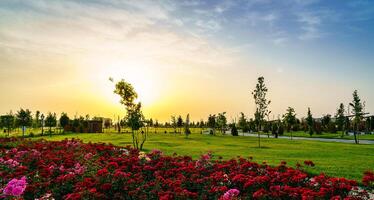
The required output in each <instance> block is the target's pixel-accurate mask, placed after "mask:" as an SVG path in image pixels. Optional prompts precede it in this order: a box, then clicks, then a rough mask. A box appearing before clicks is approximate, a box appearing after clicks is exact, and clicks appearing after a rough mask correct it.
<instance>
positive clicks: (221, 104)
mask: <svg viewBox="0 0 374 200" xmlns="http://www.w3.org/2000/svg"><path fill="white" fill-rule="evenodd" d="M47 2H48V3H47ZM358 2H361V3H358ZM373 8H374V4H373V2H371V1H346V2H341V1H328V2H326V1H309V0H308V1H296V0H287V1H276V3H275V2H271V1H267V0H260V1H225V0H223V1H212V2H211V1H140V2H139V1H95V2H86V1H44V0H35V1H13V0H4V1H1V2H0V16H1V17H0V91H1V92H2V96H3V98H1V99H0V111H1V112H2V113H6V112H9V111H10V110H13V111H15V110H17V109H19V108H20V107H24V108H29V109H31V110H41V111H42V112H48V111H53V112H57V113H58V114H59V113H61V112H63V111H65V112H68V113H69V114H70V115H73V116H74V115H76V114H77V115H85V114H89V115H91V116H105V117H111V118H113V117H114V116H118V115H120V116H123V115H124V108H123V106H122V105H120V103H119V97H117V96H116V95H115V94H114V93H113V89H114V84H113V83H112V82H110V81H109V77H112V78H113V79H114V80H121V79H125V80H126V81H128V82H130V83H132V84H133V86H134V87H135V89H136V91H137V92H138V94H139V101H141V102H142V103H143V105H144V113H145V115H146V116H147V117H152V118H157V119H159V120H161V121H169V120H170V116H171V115H179V114H180V115H184V116H185V115H186V114H187V113H190V114H191V118H192V119H193V120H200V119H205V120H206V118H207V116H208V115H209V114H211V113H218V112H224V111H226V112H227V113H228V119H229V120H230V121H231V120H233V119H235V118H236V117H237V116H238V114H239V113H240V112H244V113H246V115H249V116H250V117H252V116H253V113H254V102H253V99H252V96H251V93H250V92H251V90H253V89H254V86H255V83H256V79H257V77H258V76H260V75H262V76H264V77H265V81H266V83H267V85H268V87H269V98H270V99H271V100H272V104H271V110H272V111H273V112H272V117H271V118H277V117H278V116H279V115H281V114H283V113H284V112H285V110H286V108H287V107H288V106H293V107H294V108H295V110H296V112H297V113H298V116H300V117H301V116H305V115H306V110H307V108H308V107H311V108H312V109H313V111H314V113H315V115H316V116H321V115H323V114H325V113H334V112H335V111H336V108H337V105H338V104H339V103H341V102H342V103H345V104H346V103H348V102H349V101H351V96H352V91H353V90H354V89H357V90H358V91H359V93H360V96H362V99H363V100H364V101H367V102H368V103H367V104H366V110H367V111H369V112H370V111H373V109H374V105H373V104H372V102H374V93H373V92H372V91H373V90H372V85H373V84H372V83H373V76H372V75H373V74H374V67H373V63H374V60H373V55H372V52H374V49H373V48H374V45H373V44H374V40H373V37H372V36H373V34H374V29H373V28H372V27H374V22H373V21H374V9H373ZM369 102H371V103H369Z"/></svg>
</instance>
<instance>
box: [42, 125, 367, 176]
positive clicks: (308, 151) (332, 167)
mask: <svg viewBox="0 0 374 200" xmlns="http://www.w3.org/2000/svg"><path fill="white" fill-rule="evenodd" d="M162 132H163V131H162ZM194 132H195V133H193V134H191V135H190V137H189V138H185V136H184V135H179V134H177V135H174V134H170V133H167V134H164V133H157V134H155V133H151V134H150V135H149V139H148V141H147V142H146V143H145V149H144V150H145V151H150V150H152V149H159V150H162V151H163V152H164V153H166V154H168V155H172V154H173V153H174V152H175V153H177V154H179V155H189V156H192V157H193V158H195V159H196V158H198V157H199V156H200V155H201V154H204V153H207V152H210V151H211V152H212V153H213V155H214V156H215V158H218V157H219V156H222V157H223V158H224V159H231V158H236V157H237V156H242V157H245V158H247V157H249V156H252V157H253V159H254V161H256V162H263V161H265V162H267V163H269V164H271V165H277V164H279V163H280V162H281V161H283V160H284V161H286V162H287V163H288V164H289V165H290V166H295V164H296V163H297V162H299V163H302V162H304V160H312V161H313V162H314V163H315V164H316V167H314V168H308V169H307V171H308V172H309V173H312V174H319V173H321V172H324V173H326V174H327V175H330V176H336V177H345V178H349V179H355V180H358V181H360V180H361V178H362V174H363V172H364V171H366V170H374V154H373V152H374V145H362V144H360V145H355V144H343V143H336V142H320V141H306V140H289V139H274V138H262V139H261V144H262V148H258V143H257V138H254V137H241V136H239V137H233V136H229V135H227V136H211V135H201V134H198V133H196V132H198V131H196V130H195V131H194ZM38 138H44V139H47V140H62V139H65V138H79V139H82V140H83V141H84V142H104V143H112V144H114V145H120V146H126V145H131V135H130V134H118V133H114V132H111V133H104V134H93V133H81V134H72V133H70V134H65V135H52V136H51V137H50V136H43V137H35V139H38Z"/></svg>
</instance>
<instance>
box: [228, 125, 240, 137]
mask: <svg viewBox="0 0 374 200" xmlns="http://www.w3.org/2000/svg"><path fill="white" fill-rule="evenodd" d="M230 127H231V135H232V136H238V135H239V134H238V129H237V128H236V124H235V123H232V124H231V125H230Z"/></svg>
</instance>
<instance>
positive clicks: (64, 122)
mask: <svg viewBox="0 0 374 200" xmlns="http://www.w3.org/2000/svg"><path fill="white" fill-rule="evenodd" d="M59 121H60V125H61V127H62V128H65V127H66V126H67V125H69V122H70V119H69V117H68V114H66V113H64V112H63V113H61V117H60V120H59Z"/></svg>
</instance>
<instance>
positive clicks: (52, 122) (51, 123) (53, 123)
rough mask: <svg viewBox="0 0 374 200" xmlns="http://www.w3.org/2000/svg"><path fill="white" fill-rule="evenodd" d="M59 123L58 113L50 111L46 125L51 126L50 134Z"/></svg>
mask: <svg viewBox="0 0 374 200" xmlns="http://www.w3.org/2000/svg"><path fill="white" fill-rule="evenodd" d="M56 125H57V117H56V113H53V114H52V113H51V112H49V113H48V114H47V117H46V118H45V126H47V127H49V134H52V127H55V126H56Z"/></svg>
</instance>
